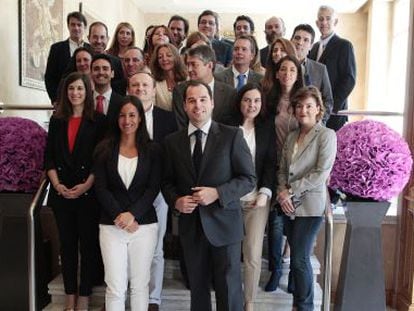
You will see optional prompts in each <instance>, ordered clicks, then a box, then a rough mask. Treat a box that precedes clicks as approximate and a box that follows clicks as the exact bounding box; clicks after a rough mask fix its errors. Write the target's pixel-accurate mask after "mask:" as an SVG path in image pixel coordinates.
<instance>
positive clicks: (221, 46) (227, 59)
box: [197, 10, 232, 67]
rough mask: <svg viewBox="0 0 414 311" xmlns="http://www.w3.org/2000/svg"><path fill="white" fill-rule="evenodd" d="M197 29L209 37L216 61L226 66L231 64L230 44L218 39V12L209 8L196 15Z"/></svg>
mask: <svg viewBox="0 0 414 311" xmlns="http://www.w3.org/2000/svg"><path fill="white" fill-rule="evenodd" d="M197 25H198V31H200V32H202V33H203V34H205V35H206V36H207V38H209V39H210V41H211V45H212V46H213V50H214V52H215V53H216V60H217V62H218V63H220V64H222V65H223V66H225V67H227V66H229V65H230V64H231V58H232V53H231V51H232V46H231V45H230V44H228V43H226V42H224V41H222V40H220V39H218V29H219V19H218V14H217V13H216V12H213V11H211V10H205V11H203V12H202V13H201V14H200V15H199V16H198V21H197Z"/></svg>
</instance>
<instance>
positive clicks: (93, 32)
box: [88, 22, 124, 82]
mask: <svg viewBox="0 0 414 311" xmlns="http://www.w3.org/2000/svg"><path fill="white" fill-rule="evenodd" d="M88 40H89V43H90V44H91V47H92V49H93V51H94V53H95V54H106V51H105V50H106V46H107V44H108V41H109V36H108V27H107V26H106V25H105V24H104V23H102V22H94V23H92V24H91V25H90V26H89V34H88ZM107 55H108V57H109V58H110V59H111V62H112V68H113V70H114V77H113V80H112V82H116V81H119V80H121V79H123V78H124V72H123V69H122V63H121V60H120V59H119V58H118V57H116V56H112V55H110V54H107Z"/></svg>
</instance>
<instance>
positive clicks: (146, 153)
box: [95, 96, 161, 311]
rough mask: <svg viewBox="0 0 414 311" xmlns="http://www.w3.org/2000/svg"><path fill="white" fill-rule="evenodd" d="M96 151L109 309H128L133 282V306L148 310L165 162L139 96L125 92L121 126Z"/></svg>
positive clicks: (100, 238) (102, 248)
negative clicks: (157, 199)
mask: <svg viewBox="0 0 414 311" xmlns="http://www.w3.org/2000/svg"><path fill="white" fill-rule="evenodd" d="M95 155H96V159H97V162H96V163H97V164H96V167H95V176H96V182H95V188H96V195H97V197H98V200H99V202H100V204H101V206H102V211H101V219H100V226H99V229H100V233H99V240H100V245H101V251H102V258H103V262H104V267H105V283H106V285H107V288H106V295H105V306H106V310H107V311H112V310H114V311H121V310H125V297H126V292H127V288H128V282H129V287H130V297H131V310H133V311H138V310H139V311H146V310H147V308H148V284H149V280H150V267H151V261H152V257H153V255H154V250H155V246H156V243H157V232H158V224H157V216H156V213H155V209H154V206H153V202H154V199H155V197H156V196H157V194H158V192H159V190H160V180H161V162H160V150H159V147H158V145H156V144H155V143H152V142H151V141H150V139H149V136H148V132H147V129H146V124H145V113H144V110H143V107H142V104H141V102H140V100H139V99H138V98H136V97H134V96H127V97H125V99H124V101H123V102H122V103H121V105H120V107H119V115H118V124H117V126H116V127H115V128H113V129H111V132H110V135H109V136H108V138H106V139H105V140H104V141H102V143H101V144H100V145H98V147H97V149H96V151H95Z"/></svg>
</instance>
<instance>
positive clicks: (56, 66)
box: [45, 12, 89, 103]
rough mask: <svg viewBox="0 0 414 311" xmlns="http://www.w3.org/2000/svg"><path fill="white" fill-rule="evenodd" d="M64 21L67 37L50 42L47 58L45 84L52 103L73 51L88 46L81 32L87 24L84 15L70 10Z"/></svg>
mask: <svg viewBox="0 0 414 311" xmlns="http://www.w3.org/2000/svg"><path fill="white" fill-rule="evenodd" d="M66 22H67V26H68V30H69V38H68V39H66V40H64V41H60V42H56V43H54V44H52V46H51V47H50V52H49V56H48V58H47V64H46V72H45V84H46V91H47V94H48V95H49V98H50V100H51V102H52V103H53V102H55V101H56V98H57V95H58V94H57V91H58V85H59V82H60V79H61V78H62V76H63V74H64V72H65V70H66V67H67V66H68V64H69V61H70V59H71V57H72V56H73V52H75V50H76V49H77V48H78V47H81V46H89V44H87V43H85V42H84V41H83V34H84V32H85V28H86V25H87V22H86V18H85V16H84V15H83V14H82V13H80V12H72V13H69V14H68V16H67V18H66Z"/></svg>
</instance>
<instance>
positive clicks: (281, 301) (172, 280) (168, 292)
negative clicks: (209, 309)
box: [44, 256, 322, 311]
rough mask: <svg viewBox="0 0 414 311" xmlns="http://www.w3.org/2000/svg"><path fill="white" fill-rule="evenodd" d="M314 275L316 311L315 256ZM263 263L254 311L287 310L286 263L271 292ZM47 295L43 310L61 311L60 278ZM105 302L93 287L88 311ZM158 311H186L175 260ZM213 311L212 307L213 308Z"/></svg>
mask: <svg viewBox="0 0 414 311" xmlns="http://www.w3.org/2000/svg"><path fill="white" fill-rule="evenodd" d="M311 262H312V267H313V271H314V276H315V282H314V286H315V295H314V296H315V298H314V302H315V310H320V306H321V304H322V290H321V287H320V286H319V284H317V283H316V277H317V275H318V274H319V273H320V264H319V262H318V260H317V259H316V257H315V256H312V258H311ZM267 267H268V265H267V260H265V259H263V261H262V273H261V277H260V284H259V290H258V295H257V301H256V303H255V311H270V310H272V311H275V310H276V311H278V310H280V311H285V310H289V311H290V310H291V308H292V307H291V306H292V295H291V294H289V293H287V292H286V289H287V283H288V273H289V263H284V264H283V275H282V278H281V280H280V287H279V288H278V289H277V290H276V291H274V292H271V293H268V292H265V291H264V290H263V288H264V286H265V284H266V282H267V280H268V279H269V276H270V272H269V271H268V270H267ZM49 294H50V295H51V296H52V301H51V303H50V304H49V305H48V306H47V307H46V308H45V309H44V310H47V311H55V310H56V311H57V310H63V305H64V302H65V292H64V287H63V280H62V275H59V276H57V277H56V278H55V279H54V280H52V281H51V282H50V283H49ZM104 301H105V286H96V287H94V288H93V291H92V295H91V296H90V306H91V308H90V310H91V311H97V310H101V308H102V307H103V305H104ZM212 301H213V305H214V302H215V296H214V292H212ZM160 310H161V311H178V310H180V311H181V310H182V311H186V310H190V291H189V290H187V289H186V288H185V286H184V284H183V282H182V277H181V273H180V268H179V263H178V261H176V260H166V261H165V269H164V285H163V291H162V304H161V308H160ZM213 310H215V308H213Z"/></svg>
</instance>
